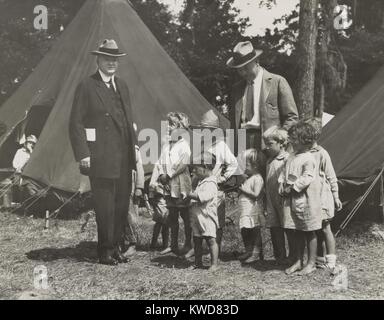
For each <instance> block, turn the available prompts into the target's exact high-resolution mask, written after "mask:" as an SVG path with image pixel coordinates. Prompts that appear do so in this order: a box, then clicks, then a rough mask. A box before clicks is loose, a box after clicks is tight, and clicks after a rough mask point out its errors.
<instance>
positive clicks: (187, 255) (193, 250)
mask: <svg viewBox="0 0 384 320" xmlns="http://www.w3.org/2000/svg"><path fill="white" fill-rule="evenodd" d="M194 255H195V249H193V248H192V249H190V250H189V251H188V252H187V253H186V254H185V255H184V256H183V257H184V258H185V259H188V258H191V257H193V256H194Z"/></svg>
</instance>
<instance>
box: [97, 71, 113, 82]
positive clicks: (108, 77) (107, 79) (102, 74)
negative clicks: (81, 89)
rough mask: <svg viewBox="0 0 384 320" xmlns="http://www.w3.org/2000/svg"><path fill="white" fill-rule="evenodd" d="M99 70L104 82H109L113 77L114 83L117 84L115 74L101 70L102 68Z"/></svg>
mask: <svg viewBox="0 0 384 320" xmlns="http://www.w3.org/2000/svg"><path fill="white" fill-rule="evenodd" d="M98 71H99V74H100V77H101V80H103V81H104V82H109V81H110V80H111V78H112V83H113V84H114V85H115V75H112V76H108V75H106V74H105V73H104V72H103V71H101V70H100V69H99V70H98Z"/></svg>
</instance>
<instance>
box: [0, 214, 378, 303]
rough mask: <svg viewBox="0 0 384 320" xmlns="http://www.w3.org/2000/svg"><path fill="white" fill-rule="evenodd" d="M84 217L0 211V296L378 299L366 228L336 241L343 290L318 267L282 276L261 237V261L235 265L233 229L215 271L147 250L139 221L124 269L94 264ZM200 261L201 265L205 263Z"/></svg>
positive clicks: (91, 229) (359, 226)
mask: <svg viewBox="0 0 384 320" xmlns="http://www.w3.org/2000/svg"><path fill="white" fill-rule="evenodd" d="M83 223H84V216H81V217H79V218H78V219H76V220H55V221H52V222H51V226H50V228H49V229H48V230H44V219H41V218H31V217H23V216H17V215H15V214H10V213H7V212H0V299H17V298H20V297H21V298H23V297H25V296H26V295H27V296H28V297H30V296H31V295H32V296H35V297H34V298H36V299H384V276H383V275H384V264H383V256H384V242H383V240H380V239H379V238H378V237H375V236H374V235H373V233H372V228H375V229H376V230H379V229H380V230H383V229H384V228H383V227H382V226H378V225H372V224H371V223H355V224H353V225H351V226H350V227H349V228H348V229H347V230H346V232H345V233H344V234H343V235H342V236H340V237H339V238H337V250H338V259H339V260H338V261H339V263H340V264H342V265H343V266H346V267H347V270H348V289H339V288H337V287H335V286H334V285H333V284H332V283H333V281H334V279H335V278H334V276H331V275H330V274H329V272H327V271H326V270H318V271H316V272H315V273H313V274H311V275H309V276H304V277H300V276H297V275H291V276H287V275H285V274H284V272H283V268H284V267H281V266H276V265H275V264H274V263H273V259H272V253H271V248H270V243H269V241H268V233H267V232H266V231H265V230H264V231H263V236H264V240H265V241H266V248H265V251H266V254H265V258H266V260H265V261H263V262H257V263H255V264H254V265H252V266H248V267H244V266H241V264H240V262H239V261H237V260H236V259H235V257H234V255H233V252H234V251H241V250H242V248H243V246H242V243H241V239H240V235H239V232H238V229H237V226H235V225H234V224H232V225H229V226H227V228H226V231H225V234H224V243H223V256H222V260H221V261H220V269H219V271H217V272H215V273H209V272H208V271H206V270H191V269H190V268H189V267H190V266H191V265H192V262H193V260H190V261H185V260H182V259H180V258H177V257H176V256H174V255H172V254H169V255H167V256H160V255H159V254H158V253H157V252H151V251H149V250H148V243H149V241H150V236H151V232H152V226H153V222H152V221H151V220H150V219H148V218H144V217H140V225H139V233H140V243H139V251H138V253H137V255H136V256H134V257H133V259H132V261H131V262H130V263H128V264H120V265H118V266H116V267H111V266H104V265H100V264H97V263H96V261H97V259H96V239H97V238H96V223H95V219H94V217H92V218H91V219H90V221H89V223H88V224H87V226H86V228H85V230H84V231H82V230H81V226H82V224H83ZM205 262H206V263H207V264H208V263H209V261H208V260H207V261H205ZM39 265H44V266H45V267H46V268H47V270H48V277H49V278H48V285H49V288H48V289H46V290H36V289H35V288H34V276H33V275H34V268H35V267H36V266H39Z"/></svg>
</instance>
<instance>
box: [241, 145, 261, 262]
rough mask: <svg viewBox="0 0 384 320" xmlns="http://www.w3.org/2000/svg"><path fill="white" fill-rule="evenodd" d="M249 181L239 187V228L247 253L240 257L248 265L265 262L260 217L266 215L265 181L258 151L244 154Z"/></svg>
mask: <svg viewBox="0 0 384 320" xmlns="http://www.w3.org/2000/svg"><path fill="white" fill-rule="evenodd" d="M244 157H245V175H246V176H247V179H246V180H245V182H244V183H243V184H242V185H241V186H240V187H239V192H240V196H239V208H240V219H239V226H240V230H241V236H242V238H243V242H244V247H245V253H244V254H243V255H241V256H240V257H239V260H244V261H243V262H244V263H246V264H249V263H252V262H255V261H257V260H259V259H260V260H263V251H262V240H261V231H260V216H261V215H263V214H264V201H263V200H264V190H263V188H264V181H263V178H262V176H261V174H260V173H259V165H258V160H257V150H256V149H248V150H246V151H245V153H244Z"/></svg>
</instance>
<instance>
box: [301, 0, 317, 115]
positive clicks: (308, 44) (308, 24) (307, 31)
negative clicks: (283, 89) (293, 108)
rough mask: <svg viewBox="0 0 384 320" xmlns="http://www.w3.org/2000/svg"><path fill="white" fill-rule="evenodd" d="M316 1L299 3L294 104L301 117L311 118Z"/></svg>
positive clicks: (314, 67)
mask: <svg viewBox="0 0 384 320" xmlns="http://www.w3.org/2000/svg"><path fill="white" fill-rule="evenodd" d="M317 7H318V0H301V1H300V20H299V25H300V27H299V40H298V58H299V60H298V61H300V63H299V65H298V81H297V99H296V103H297V106H298V109H299V114H300V116H301V117H308V116H309V117H310V116H313V108H314V92H315V69H316V43H317Z"/></svg>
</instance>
